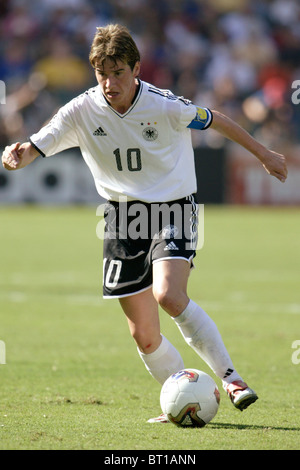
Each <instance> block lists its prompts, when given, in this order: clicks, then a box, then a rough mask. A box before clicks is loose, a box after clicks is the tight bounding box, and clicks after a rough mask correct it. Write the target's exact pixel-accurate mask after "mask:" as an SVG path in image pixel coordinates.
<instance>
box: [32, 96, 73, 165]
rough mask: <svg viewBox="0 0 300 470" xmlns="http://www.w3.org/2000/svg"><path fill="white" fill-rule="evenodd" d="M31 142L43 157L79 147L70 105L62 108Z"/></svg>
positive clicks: (34, 135)
mask: <svg viewBox="0 0 300 470" xmlns="http://www.w3.org/2000/svg"><path fill="white" fill-rule="evenodd" d="M29 140H30V142H31V144H32V145H33V146H34V147H35V148H36V150H37V151H38V152H39V153H40V154H41V155H42V156H43V157H50V156H51V155H54V154H56V153H59V152H62V151H63V150H66V149H68V148H72V147H77V146H78V145H79V144H78V138H77V134H76V129H75V126H74V122H73V119H72V112H71V106H70V103H69V105H65V106H63V107H62V108H60V110H59V111H58V112H57V114H55V116H53V118H52V119H51V121H50V122H49V123H48V124H46V125H45V126H44V127H42V128H41V129H40V130H39V132H37V133H36V134H33V135H32V136H31V137H30V139H29Z"/></svg>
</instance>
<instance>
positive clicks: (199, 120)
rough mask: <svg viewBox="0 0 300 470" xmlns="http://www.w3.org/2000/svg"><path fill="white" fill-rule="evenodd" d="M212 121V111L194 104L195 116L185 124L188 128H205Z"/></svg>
mask: <svg viewBox="0 0 300 470" xmlns="http://www.w3.org/2000/svg"><path fill="white" fill-rule="evenodd" d="M211 123H212V112H211V111H210V109H208V108H200V106H196V116H195V117H194V119H193V120H192V122H191V123H190V124H189V125H188V126H187V127H188V128H190V129H207V128H208V127H209V126H210V125H211Z"/></svg>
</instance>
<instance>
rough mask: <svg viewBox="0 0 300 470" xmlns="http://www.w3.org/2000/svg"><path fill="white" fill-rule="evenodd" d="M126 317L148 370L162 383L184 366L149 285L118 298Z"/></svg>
mask: <svg viewBox="0 0 300 470" xmlns="http://www.w3.org/2000/svg"><path fill="white" fill-rule="evenodd" d="M119 301H120V304H121V306H122V309H123V311H124V313H125V315H126V317H127V320H128V325H129V330H130V333H131V335H132V337H133V338H134V340H135V342H136V344H137V348H138V353H139V355H140V357H141V359H142V361H143V362H144V364H145V366H146V368H147V370H148V371H149V372H150V374H151V375H152V377H154V378H155V379H156V380H157V381H158V382H159V383H160V384H163V383H164V382H165V380H166V379H167V378H168V377H169V376H170V375H171V374H173V373H175V372H178V370H180V369H183V367H184V364H183V361H182V358H181V356H180V354H179V352H178V351H177V349H176V348H174V346H173V345H172V344H171V343H170V342H169V341H168V340H167V338H165V337H164V336H163V335H162V334H161V332H160V322H159V314H158V305H157V302H156V300H155V298H154V297H153V294H152V289H151V288H149V289H147V290H145V291H143V292H140V293H138V294H135V295H131V296H126V297H122V298H120V299H119Z"/></svg>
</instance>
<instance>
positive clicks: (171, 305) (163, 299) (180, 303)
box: [153, 286, 187, 316]
mask: <svg viewBox="0 0 300 470" xmlns="http://www.w3.org/2000/svg"><path fill="white" fill-rule="evenodd" d="M153 294H154V297H155V299H156V301H157V302H158V304H159V305H160V306H161V308H162V309H163V310H165V311H166V312H167V313H168V314H169V315H171V316H177V315H179V314H180V313H181V312H182V311H183V310H184V308H185V304H186V297H187V296H186V294H185V292H181V291H177V290H175V289H172V288H170V287H165V288H164V287H163V286H160V287H159V288H156V289H155V290H154V291H153Z"/></svg>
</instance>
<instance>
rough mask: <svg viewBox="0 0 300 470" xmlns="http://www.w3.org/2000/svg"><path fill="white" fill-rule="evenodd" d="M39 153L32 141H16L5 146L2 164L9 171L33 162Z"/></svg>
mask: <svg viewBox="0 0 300 470" xmlns="http://www.w3.org/2000/svg"><path fill="white" fill-rule="evenodd" d="M39 155H40V154H39V152H38V151H37V150H36V149H35V148H34V147H33V145H31V143H30V142H25V143H24V144H21V143H20V142H16V143H15V144H12V145H9V146H7V147H5V149H4V151H3V153H2V165H3V167H4V168H5V169H6V170H9V171H12V170H19V169H21V168H24V167H25V166H27V165H29V164H30V163H32V162H33V161H34V160H35V159H36V158H37V157H38V156H39Z"/></svg>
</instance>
